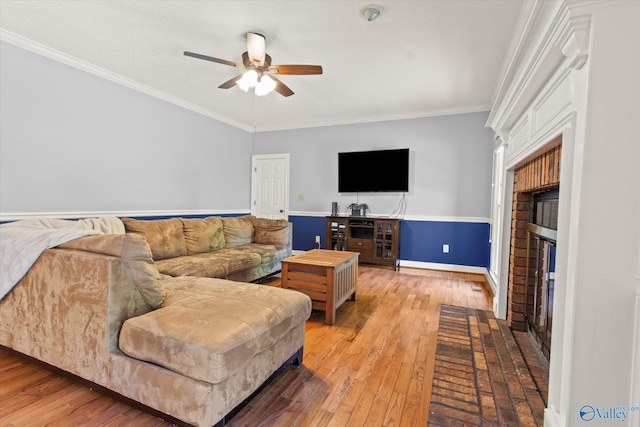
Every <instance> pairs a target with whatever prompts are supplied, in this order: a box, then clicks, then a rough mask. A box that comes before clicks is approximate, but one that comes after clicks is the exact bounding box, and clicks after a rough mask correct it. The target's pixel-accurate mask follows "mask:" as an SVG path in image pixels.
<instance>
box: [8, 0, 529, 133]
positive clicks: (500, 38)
mask: <svg viewBox="0 0 640 427" xmlns="http://www.w3.org/2000/svg"><path fill="white" fill-rule="evenodd" d="M525 1H530V0H442V1H436V0H421V1H398V0H393V1H391V0H380V1H376V3H377V4H380V5H382V6H383V8H384V12H383V14H382V16H381V17H380V18H379V19H378V20H376V21H374V22H367V21H366V20H364V19H363V18H362V17H361V16H360V9H361V8H362V7H363V6H365V5H367V4H369V3H368V2H367V1H366V0H364V1H352V0H339V1H338V0H336V1H333V0H323V1H258V0H254V1H237V0H232V1H204V0H200V1H188V0H184V1H168V0H162V1H153V0H143V1H126V0H124V1H78V0H74V1H62V0H56V1H52V0H39V1H24V0H21V1H9V0H2V1H0V28H1V29H2V30H1V33H0V34H1V35H2V38H3V39H4V40H7V41H10V42H13V43H16V40H18V41H20V43H16V44H21V45H23V46H26V47H31V48H32V49H33V46H36V47H38V48H37V49H33V50H36V51H39V52H40V53H42V52H47V51H49V48H50V49H52V50H53V51H52V52H53V53H54V55H53V57H57V58H58V59H60V58H63V59H67V61H66V62H68V63H73V64H75V65H77V66H81V68H85V69H88V70H89V71H92V72H95V73H96V74H99V75H103V76H107V77H110V78H113V79H115V80H116V81H120V82H121V83H123V82H124V83H125V84H128V85H129V86H132V87H137V88H138V89H141V90H143V91H145V92H147V93H151V94H154V95H156V96H159V97H161V98H164V99H168V100H170V101H173V102H176V103H177V104H180V105H183V106H187V107H188V108H191V109H193V110H195V111H198V112H200V113H203V114H206V115H208V116H210V117H214V118H216V119H218V120H221V121H224V122H226V123H230V124H232V125H234V126H238V127H241V128H243V129H246V130H249V131H264V130H274V129H290V128H300V127H310V126H321V125H330V124H343V123H359V122H370V121H378V120H388V119H398V118H413V117H425V116H432V115H440V114H452V113H462V112H471V111H486V110H488V109H489V108H490V106H491V103H492V101H493V98H494V95H495V93H496V92H497V87H498V85H499V83H500V79H501V78H502V74H503V70H504V68H505V63H506V61H507V60H508V59H509V57H510V55H511V50H512V49H513V43H512V37H513V35H514V30H515V29H516V25H517V23H518V20H519V17H520V11H521V9H522V7H523V4H524V2H525ZM247 31H255V32H259V33H261V34H264V35H265V36H266V38H267V53H268V54H269V55H271V57H272V58H273V64H312V65H322V67H323V69H324V74H323V75H320V76H280V79H281V80H282V81H283V82H284V83H285V84H287V85H288V86H289V87H290V88H291V89H292V90H293V91H294V92H295V94H294V95H293V96H290V97H288V98H285V97H282V96H280V95H278V94H277V93H275V92H274V93H271V94H269V95H267V96H264V97H257V96H255V95H254V94H253V93H251V92H249V93H245V92H242V91H241V90H240V89H239V88H237V87H234V88H231V89H228V90H223V89H218V88H217V86H218V85H220V84H221V83H222V82H224V81H226V80H228V79H230V78H232V77H233V76H235V75H236V74H237V72H238V70H237V69H235V68H233V67H229V66H225V65H221V64H217V63H213V62H208V61H202V60H198V59H194V58H190V57H186V56H184V55H183V51H185V50H187V51H192V52H197V53H201V54H204V55H208V56H214V57H217V58H222V59H227V60H230V61H234V62H241V58H240V55H241V54H242V52H244V51H245V50H246V38H245V37H246V32H247ZM32 42H35V43H32ZM50 56H51V55H50Z"/></svg>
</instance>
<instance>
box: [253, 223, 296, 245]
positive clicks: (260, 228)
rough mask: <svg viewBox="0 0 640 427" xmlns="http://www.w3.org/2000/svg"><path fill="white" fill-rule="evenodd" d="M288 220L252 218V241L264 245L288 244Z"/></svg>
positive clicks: (289, 237) (289, 238) (289, 235)
mask: <svg viewBox="0 0 640 427" xmlns="http://www.w3.org/2000/svg"><path fill="white" fill-rule="evenodd" d="M290 226H291V224H290V223H289V221H287V220H284V219H265V218H255V217H254V218H253V227H254V234H253V241H254V242H255V243H264V244H265V245H285V246H286V245H288V244H289V243H290V240H291V233H290V228H289V227H290Z"/></svg>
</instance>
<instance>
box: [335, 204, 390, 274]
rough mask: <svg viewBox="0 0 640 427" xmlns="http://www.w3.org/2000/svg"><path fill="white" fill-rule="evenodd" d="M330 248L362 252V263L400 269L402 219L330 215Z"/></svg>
mask: <svg viewBox="0 0 640 427" xmlns="http://www.w3.org/2000/svg"><path fill="white" fill-rule="evenodd" d="M326 242H327V249H333V250H337V251H351V252H360V257H359V261H360V262H362V263H369V264H377V265H387V266H391V267H393V268H395V269H396V270H397V269H398V263H399V258H398V252H399V250H400V220H399V219H393V218H373V217H358V216H328V217H327V240H326Z"/></svg>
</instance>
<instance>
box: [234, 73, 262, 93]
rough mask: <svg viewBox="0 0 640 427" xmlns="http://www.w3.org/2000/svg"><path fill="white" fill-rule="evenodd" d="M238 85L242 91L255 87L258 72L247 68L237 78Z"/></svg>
mask: <svg viewBox="0 0 640 427" xmlns="http://www.w3.org/2000/svg"><path fill="white" fill-rule="evenodd" d="M237 84H238V86H240V89H242V90H243V91H245V92H246V91H248V90H249V89H250V88H252V87H255V86H256V84H258V73H257V72H256V70H249V71H247V72H246V73H244V74H243V75H242V78H241V79H240V80H238V83H237Z"/></svg>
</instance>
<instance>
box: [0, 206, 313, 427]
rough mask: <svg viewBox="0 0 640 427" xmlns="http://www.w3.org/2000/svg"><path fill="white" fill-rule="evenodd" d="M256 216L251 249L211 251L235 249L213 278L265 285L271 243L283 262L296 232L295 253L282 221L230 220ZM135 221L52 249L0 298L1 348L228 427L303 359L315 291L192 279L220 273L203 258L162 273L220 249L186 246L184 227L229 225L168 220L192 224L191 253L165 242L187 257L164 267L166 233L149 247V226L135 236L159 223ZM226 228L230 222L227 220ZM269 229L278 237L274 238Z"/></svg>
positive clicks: (166, 410) (197, 421) (172, 413)
mask: <svg viewBox="0 0 640 427" xmlns="http://www.w3.org/2000/svg"><path fill="white" fill-rule="evenodd" d="M247 219H248V220H250V221H251V223H252V225H253V232H252V234H253V235H254V238H253V241H252V242H250V243H246V242H243V244H239V245H237V246H234V244H233V243H232V244H231V245H229V246H230V247H226V244H225V246H221V245H220V242H217V243H216V240H215V239H212V240H210V241H209V243H207V244H209V245H210V246H211V247H214V246H215V247H219V246H221V247H219V248H218V249H216V250H215V251H216V252H220V253H219V254H220V255H222V254H223V253H224V251H227V250H228V251H227V253H226V254H225V255H224V256H221V258H220V260H221V261H219V262H220V263H221V264H220V265H221V267H217V268H216V269H215V270H214V271H217V272H218V273H215V274H214V275H221V276H224V277H238V276H237V275H238V274H241V271H244V272H245V273H244V274H248V276H247V277H254V276H255V275H256V274H258V272H264V271H270V269H271V268H274V265H275V263H276V262H277V261H274V259H275V258H270V256H271V257H276V258H277V255H263V254H265V253H266V252H265V251H266V250H267V249H269V247H270V246H273V248H271V249H273V250H274V251H275V252H274V253H276V254H281V253H287V252H288V251H289V252H290V250H291V245H290V234H288V236H289V237H286V238H288V239H289V240H288V241H289V244H288V249H284V248H281V247H280V246H283V245H281V243H282V241H277V239H276V237H275V236H277V235H278V233H279V234H280V238H285V237H284V235H285V234H287V233H290V227H288V226H287V227H286V229H287V230H288V231H287V233H284V232H283V228H282V225H285V224H282V223H281V222H272V223H269V221H266V222H265V221H258V220H257V219H256V218H250V217H249V218H243V219H236V220H235V221H230V223H234V222H235V223H238V222H242V225H243V226H248V222H246V221H247ZM124 222H125V224H126V225H127V230H128V231H129V232H127V233H125V234H108V235H92V236H87V237H81V238H79V239H75V240H72V241H69V242H67V243H64V244H62V245H60V246H58V247H56V248H52V249H47V250H45V251H44V252H43V253H42V254H41V255H40V257H39V259H38V260H37V262H36V263H35V264H34V265H33V266H32V267H31V269H30V270H29V271H28V273H27V274H26V275H25V276H24V277H23V278H22V279H21V280H20V282H19V283H18V284H17V285H16V286H15V287H14V288H13V289H12V290H11V291H10V292H9V293H8V294H7V295H6V296H5V297H4V298H3V299H2V300H0V345H2V346H4V347H6V348H9V349H12V350H14V351H17V352H19V353H22V354H24V355H27V356H30V357H32V358H35V359H38V360H40V361H43V362H45V363H47V364H49V365H52V366H54V367H56V368H58V369H61V370H63V371H66V372H68V373H70V374H72V375H75V376H77V377H79V378H82V379H84V380H87V381H89V382H91V383H95V384H97V385H99V386H102V387H104V388H106V389H108V390H111V391H113V392H115V393H118V394H120V395H122V396H124V397H126V398H129V399H132V400H134V401H137V402H139V403H141V404H142V405H145V406H147V407H148V408H151V409H154V410H156V411H159V412H161V413H163V414H167V415H168V416H169V417H172V418H173V419H175V420H179V421H181V422H183V423H188V424H191V425H196V426H211V425H216V424H217V425H224V422H225V416H226V415H227V414H229V412H230V411H232V410H233V409H234V408H236V407H237V406H238V405H239V404H241V403H242V402H243V401H245V400H246V399H247V398H248V397H249V396H251V395H252V393H254V392H255V391H256V390H257V389H258V388H259V387H260V385H261V384H263V383H264V382H265V381H266V380H267V379H268V378H269V377H270V376H272V375H273V374H274V372H276V371H277V370H278V369H279V368H281V367H283V366H286V364H288V363H290V362H294V363H301V362H302V348H303V345H304V333H305V321H306V320H307V319H308V318H309V316H310V314H311V301H310V299H309V298H308V297H307V296H306V295H304V294H302V293H298V292H295V291H289V290H286V289H281V288H275V287H270V286H265V285H257V284H251V283H241V282H236V281H230V280H226V279H220V278H211V277H196V276H193V275H188V274H186V273H187V272H189V273H197V275H199V276H203V275H208V274H210V273H209V271H210V270H207V272H205V271H204V270H206V269H204V267H203V264H202V263H201V262H200V261H196V262H190V263H188V265H189V268H188V270H186V271H185V270H181V271H179V270H178V267H177V265H178V264H177V263H176V264H171V267H166V268H163V271H164V272H165V273H174V275H175V276H177V277H173V276H170V275H168V274H161V273H160V271H159V269H158V267H157V265H158V264H160V265H162V264H163V263H162V261H163V260H174V259H176V258H185V257H186V258H188V257H197V258H198V259H201V258H206V257H207V254H212V253H214V252H213V251H209V252H198V251H197V249H198V247H197V245H196V246H194V245H189V246H187V242H189V241H190V240H188V239H191V238H193V234H192V233H190V232H189V231H186V230H188V229H189V228H190V227H189V226H186V227H185V226H184V224H190V225H199V226H202V225H203V224H206V223H207V222H215V223H218V221H212V220H209V221H204V222H197V221H196V222H190V220H181V219H178V221H175V220H168V222H167V223H171V224H173V225H176V226H177V224H178V222H180V223H181V224H183V227H184V228H183V233H184V236H185V239H186V240H185V246H184V248H181V247H180V246H179V245H177V246H176V245H175V241H172V242H171V243H166V245H167V247H169V246H171V245H174V247H175V248H176V249H175V252H174V253H176V254H179V255H178V256H176V257H173V258H171V257H166V258H165V257H164V256H161V258H163V259H158V260H156V259H155V257H156V256H157V255H158V253H152V252H153V250H154V249H155V250H160V248H161V247H162V245H158V244H157V242H159V241H163V240H162V239H161V238H159V236H160V235H157V236H156V237H158V238H159V239H158V240H157V241H153V239H151V240H152V242H151V243H152V245H149V244H148V243H147V240H146V238H145V237H144V234H145V233H146V232H148V230H146V231H145V230H142V229H140V228H138V229H136V225H138V226H140V225H142V226H143V227H142V228H144V226H145V225H146V226H147V227H149V226H150V225H149V224H140V222H137V223H136V222H134V221H133V220H132V221H124ZM149 222H150V221H149ZM220 222H222V224H223V225H225V226H226V224H225V221H224V219H222V220H221V221H220ZM227 223H229V221H228V222H227ZM232 225H233V224H232ZM235 225H237V224H235ZM265 227H266V228H269V227H271V228H272V230H271V231H274V232H275V235H272V236H271V237H267V236H266V235H267V234H269V233H268V232H267V231H268V230H266V229H265ZM204 228H205V229H206V228H207V227H204ZM134 229H135V232H134ZM163 230H165V231H163V232H162V233H161V234H163V233H164V234H165V235H166V229H163ZM232 230H236V229H235V228H233V227H231V228H230V229H229V230H227V233H225V232H224V229H223V235H224V238H225V239H227V240H226V242H229V241H232V240H233V239H232V238H231V237H232V234H233V231H232ZM216 233H218V234H217V236H218V237H220V235H219V232H216ZM216 233H214V234H216ZM261 233H264V235H263V236H260V234H261ZM205 234H206V233H205ZM147 235H148V236H150V237H151V234H147ZM187 236H190V237H188V238H187ZM202 236H203V235H201V236H200V237H202ZM264 239H267V240H266V241H265V240H264ZM269 239H273V240H269ZM178 240H179V239H178ZM165 241H166V242H169V240H166V239H165ZM260 241H262V242H267V243H258V242H260ZM203 242H204V243H206V242H207V240H206V239H204V240H203V239H196V240H191V243H193V244H196V243H197V244H198V245H202V244H203ZM256 245H265V246H264V247H262V248H261V249H256V248H257V246H256ZM205 246H206V244H204V245H203V246H200V250H201V249H204V248H205ZM284 246H287V245H284ZM189 247H190V249H189ZM190 252H196V253H192V254H189V253H190ZM243 253H249V254H251V256H250V258H251V259H252V261H251V262H250V263H249V264H247V265H250V267H248V270H253V271H252V272H251V273H246V272H247V271H248V270H247V269H245V270H235V265H234V264H233V258H234V256H240V254H243ZM255 254H258V255H260V258H261V263H260V264H256V261H255V260H256V259H257V257H256V255H255ZM196 265H198V266H200V267H201V268H200V269H196V267H194V266H196ZM261 265H267V266H269V267H268V268H266V269H261V267H260V266H261ZM203 269H204V270H203Z"/></svg>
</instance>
